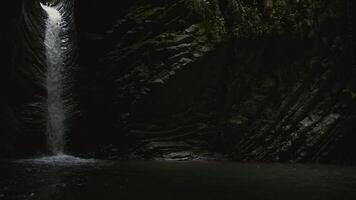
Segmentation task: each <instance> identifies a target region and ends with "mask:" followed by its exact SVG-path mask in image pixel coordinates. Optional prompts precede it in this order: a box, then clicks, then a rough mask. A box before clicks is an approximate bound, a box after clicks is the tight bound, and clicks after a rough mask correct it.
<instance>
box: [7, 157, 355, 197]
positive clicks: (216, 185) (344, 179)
mask: <svg viewBox="0 0 356 200" xmlns="http://www.w3.org/2000/svg"><path fill="white" fill-rule="evenodd" d="M0 199H1V200H11V199H44V200H47V199H48V200H56V199H60V200H72V199H75V200H87V199H89V200H90V199H98V200H105V199H117V200H127V199H156V200H160V199H162V200H175V199H180V200H181V199H182V200H184V199H197V200H198V199H204V200H209V199H214V200H215V199H216V200H225V199H231V200H240V199H241V200H257V199H258V200H259V199H261V200H279V199H281V200H290V199H292V200H294V199H298V200H356V168H355V167H337V166H321V165H283V164H241V163H232V162H161V161H118V162H114V161H95V160H82V159H77V158H74V157H65V158H43V159H37V160H21V161H6V162H5V161H3V162H0Z"/></svg>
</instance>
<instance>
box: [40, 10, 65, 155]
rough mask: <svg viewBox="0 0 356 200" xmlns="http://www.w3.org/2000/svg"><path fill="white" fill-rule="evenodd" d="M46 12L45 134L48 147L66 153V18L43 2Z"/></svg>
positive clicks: (55, 152) (56, 152)
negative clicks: (63, 37)
mask: <svg viewBox="0 0 356 200" xmlns="http://www.w3.org/2000/svg"><path fill="white" fill-rule="evenodd" d="M41 7H42V8H43V10H44V11H45V12H46V13H47V21H46V33H45V40H44V44H45V51H46V52H45V55H46V65H47V66H46V74H45V76H46V77H45V88H46V89H47V99H46V104H45V105H46V109H45V110H46V123H47V124H46V126H47V128H46V129H47V130H46V132H47V133H46V134H47V143H48V148H49V150H50V151H51V153H53V154H55V155H57V154H63V153H64V148H65V133H66V128H65V121H66V118H67V115H66V108H65V98H64V90H65V89H64V88H65V79H66V77H65V76H66V73H65V67H66V66H65V58H64V55H65V54H64V50H65V49H66V47H65V45H64V43H65V39H62V38H61V37H62V32H63V29H64V28H63V27H64V26H65V22H64V21H63V16H62V14H61V12H60V9H59V7H56V6H53V7H52V6H47V5H44V4H41Z"/></svg>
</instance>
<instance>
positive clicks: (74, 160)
mask: <svg viewBox="0 0 356 200" xmlns="http://www.w3.org/2000/svg"><path fill="white" fill-rule="evenodd" d="M16 162H17V163H29V164H43V165H48V164H55V165H82V164H94V163H97V162H98V160H95V159H83V158H79V157H75V156H71V155H66V154H58V155H54V156H45V157H40V158H33V159H23V160H17V161H16Z"/></svg>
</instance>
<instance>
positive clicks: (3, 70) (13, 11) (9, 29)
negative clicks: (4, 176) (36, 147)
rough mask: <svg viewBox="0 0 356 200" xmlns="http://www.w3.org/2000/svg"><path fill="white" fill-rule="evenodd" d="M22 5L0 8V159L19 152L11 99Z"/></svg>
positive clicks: (13, 3)
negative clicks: (16, 39)
mask: <svg viewBox="0 0 356 200" xmlns="http://www.w3.org/2000/svg"><path fill="white" fill-rule="evenodd" d="M21 3H22V1H21V0H14V1H11V2H8V3H6V6H5V5H4V6H1V8H0V23H1V28H0V52H1V53H0V62H1V64H0V157H2V156H6V155H14V154H16V152H17V150H16V148H15V143H16V137H17V136H18V135H19V130H18V123H17V120H16V117H15V109H14V108H13V107H12V106H11V98H10V97H11V96H14V95H16V93H17V91H16V90H14V86H15V83H14V82H13V77H14V73H13V62H14V54H15V53H14V52H15V51H16V48H15V43H16V42H15V35H16V34H17V27H16V23H17V22H18V19H19V17H20V13H21Z"/></svg>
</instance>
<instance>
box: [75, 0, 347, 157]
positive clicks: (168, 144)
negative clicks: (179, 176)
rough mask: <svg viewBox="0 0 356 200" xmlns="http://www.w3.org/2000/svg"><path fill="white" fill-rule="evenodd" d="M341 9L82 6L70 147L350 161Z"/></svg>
mask: <svg viewBox="0 0 356 200" xmlns="http://www.w3.org/2000/svg"><path fill="white" fill-rule="evenodd" d="M346 3H347V2H346V1H343V2H339V1H328V2H323V1H295V2H294V1H293V2H292V1H291V2H286V1H275V3H274V7H273V8H264V7H263V2H262V1H261V2H260V1H251V2H250V1H234V0H225V1H224V0H221V1H217V0H210V1H199V0H180V1H168V0H167V1H144V0H138V1H127V2H124V3H123V4H122V5H123V6H114V5H115V4H114V3H112V4H111V3H108V4H105V5H103V4H101V2H99V1H94V0H93V1H89V2H81V3H78V4H77V11H76V13H77V21H78V30H79V39H80V41H79V42H80V56H79V57H80V73H79V75H78V79H77V80H80V81H79V84H78V86H77V90H78V94H80V97H79V98H80V101H79V102H81V112H82V117H81V118H80V119H78V123H77V125H78V128H77V130H76V131H75V134H74V133H73V141H72V142H73V144H81V146H85V147H86V148H88V149H101V151H103V154H108V153H110V152H111V153H112V154H113V155H117V151H119V152H126V153H132V154H135V155H138V156H144V157H148V158H151V157H157V156H158V157H161V156H166V157H168V158H169V157H172V156H173V157H175V156H176V157H179V156H180V155H184V157H195V156H197V155H205V154H206V153H207V152H223V153H225V154H228V155H231V156H232V157H233V158H235V159H239V160H259V161H311V160H313V161H315V160H333V159H334V158H336V157H338V158H340V155H342V156H341V157H342V158H341V159H344V158H345V159H346V157H348V159H351V160H352V159H354V156H353V155H351V153H350V151H351V150H352V149H353V148H352V143H350V142H347V141H351V140H353V139H354V136H353V134H352V133H353V126H352V123H353V120H354V119H353V112H354V108H353V107H354V100H353V98H352V97H353V95H352V94H353V88H354V84H353V81H352V80H353V75H354V73H353V70H352V59H351V54H350V52H351V48H350V40H349V32H350V31H349V26H348V22H349V20H351V19H350V17H351V16H347V5H346ZM93 13H100V14H97V15H93ZM99 135H102V137H98V136H99ZM83 138H86V139H87V140H86V141H83ZM98 141H100V142H98ZM85 143H86V144H85ZM97 144H100V145H97ZM75 146H77V147H78V145H73V147H75ZM108 151H109V152H108ZM177 152H180V153H178V154H177ZM231 153H232V154H231Z"/></svg>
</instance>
